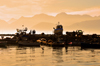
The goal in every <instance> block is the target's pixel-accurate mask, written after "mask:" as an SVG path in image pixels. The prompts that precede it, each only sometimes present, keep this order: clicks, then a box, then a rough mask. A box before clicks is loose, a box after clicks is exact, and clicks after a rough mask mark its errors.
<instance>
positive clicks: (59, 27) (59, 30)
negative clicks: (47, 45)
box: [53, 22, 63, 35]
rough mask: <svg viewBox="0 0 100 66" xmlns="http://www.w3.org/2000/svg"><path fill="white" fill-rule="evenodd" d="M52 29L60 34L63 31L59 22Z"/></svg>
mask: <svg viewBox="0 0 100 66" xmlns="http://www.w3.org/2000/svg"><path fill="white" fill-rule="evenodd" d="M53 29H54V34H57V35H60V34H62V33H63V26H62V25H60V24H59V22H58V25H57V26H56V28H53Z"/></svg>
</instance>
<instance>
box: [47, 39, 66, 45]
mask: <svg viewBox="0 0 100 66" xmlns="http://www.w3.org/2000/svg"><path fill="white" fill-rule="evenodd" d="M45 45H48V46H52V47H64V46H65V41H58V42H57V41H56V42H54V41H52V40H48V42H47V43H46V44H45Z"/></svg>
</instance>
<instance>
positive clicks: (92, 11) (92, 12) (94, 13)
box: [66, 7, 100, 17]
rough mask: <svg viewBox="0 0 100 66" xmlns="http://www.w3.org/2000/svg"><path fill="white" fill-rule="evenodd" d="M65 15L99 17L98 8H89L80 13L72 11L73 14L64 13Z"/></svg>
mask: <svg viewBox="0 0 100 66" xmlns="http://www.w3.org/2000/svg"><path fill="white" fill-rule="evenodd" d="M66 13H67V14H73V15H75V14H79V15H84V14H87V15H90V16H93V17H94V16H100V7H95V8H89V9H86V10H82V11H73V12H66Z"/></svg>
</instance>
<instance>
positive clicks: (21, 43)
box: [18, 41, 40, 46]
mask: <svg viewBox="0 0 100 66" xmlns="http://www.w3.org/2000/svg"><path fill="white" fill-rule="evenodd" d="M18 44H19V45H23V46H40V43H38V42H27V41H25V42H23V41H19V42H18Z"/></svg>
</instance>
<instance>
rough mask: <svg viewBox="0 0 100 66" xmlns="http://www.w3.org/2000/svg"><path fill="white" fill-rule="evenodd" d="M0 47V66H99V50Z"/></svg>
mask: <svg viewBox="0 0 100 66" xmlns="http://www.w3.org/2000/svg"><path fill="white" fill-rule="evenodd" d="M42 47H43V48H44V50H42V48H41V47H18V46H7V47H0V66H100V59H99V58H100V49H87V50H81V47H67V48H65V47H47V46H42Z"/></svg>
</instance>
